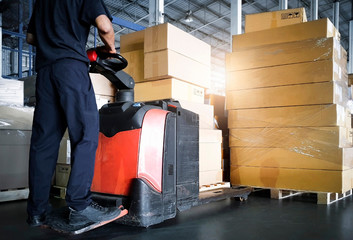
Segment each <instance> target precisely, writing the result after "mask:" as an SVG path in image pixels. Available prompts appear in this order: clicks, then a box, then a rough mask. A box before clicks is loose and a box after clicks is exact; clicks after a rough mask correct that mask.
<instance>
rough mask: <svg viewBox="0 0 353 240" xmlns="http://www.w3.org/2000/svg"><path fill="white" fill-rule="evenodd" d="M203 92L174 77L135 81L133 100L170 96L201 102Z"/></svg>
mask: <svg viewBox="0 0 353 240" xmlns="http://www.w3.org/2000/svg"><path fill="white" fill-rule="evenodd" d="M204 94H205V93H204V89H203V88H201V87H198V86H195V85H192V84H190V83H187V82H183V81H180V80H177V79H174V78H169V79H164V80H159V81H150V82H143V83H137V84H136V85H135V102H145V101H153V100H162V99H169V98H172V99H175V100H186V101H190V102H195V103H203V102H204Z"/></svg>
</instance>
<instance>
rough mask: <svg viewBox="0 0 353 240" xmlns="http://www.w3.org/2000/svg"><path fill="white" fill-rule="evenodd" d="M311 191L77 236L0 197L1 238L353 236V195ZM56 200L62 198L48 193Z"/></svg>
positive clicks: (332, 239) (260, 196) (263, 196)
mask: <svg viewBox="0 0 353 240" xmlns="http://www.w3.org/2000/svg"><path fill="white" fill-rule="evenodd" d="M315 201H316V199H315V196H313V195H308V194H306V195H304V196H299V197H292V198H289V199H284V200H272V199H270V197H269V193H268V191H260V192H257V193H252V194H251V195H250V196H249V199H248V200H247V201H246V202H239V201H236V200H234V199H227V200H223V201H218V202H213V203H209V204H207V205H203V206H198V207H194V208H192V209H190V210H189V211H185V212H181V213H178V215H177V217H176V218H175V219H171V220H168V221H166V222H164V223H161V224H159V225H155V226H152V227H149V228H137V227H129V226H123V225H119V224H116V223H111V224H108V225H106V226H103V227H101V228H98V229H96V230H93V231H91V232H87V233H84V234H81V235H77V236H68V235H63V234H60V233H57V232H54V231H52V230H50V229H43V228H30V227H28V226H27V224H26V222H25V219H26V201H14V202H8V203H0V216H1V218H0V226H1V227H0V239H11V240H12V239H43V240H44V239H45V240H47V239H50V240H55V239H100V240H101V239H119V240H125V239H126V240H127V239H128V240H135V239H140V240H160V239H168V240H174V239H178V240H188V239H191V240H213V239H215V240H216V239H217V240H222V239H225V240H228V239H229V240H233V239H256V240H259V239H261V240H263V239H300V240H304V239H310V240H313V239H320V240H325V239H328V240H337V239H350V240H351V239H353V198H352V197H348V198H346V199H344V200H340V201H339V202H336V203H333V204H331V205H328V206H327V205H317V204H316V203H315ZM52 202H53V205H54V206H59V205H62V204H64V202H63V201H62V200H58V199H52Z"/></svg>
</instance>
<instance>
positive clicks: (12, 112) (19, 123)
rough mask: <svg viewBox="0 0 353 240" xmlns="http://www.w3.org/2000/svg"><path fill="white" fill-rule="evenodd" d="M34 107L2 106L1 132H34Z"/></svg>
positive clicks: (0, 111)
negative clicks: (3, 130) (5, 130)
mask: <svg viewBox="0 0 353 240" xmlns="http://www.w3.org/2000/svg"><path fill="white" fill-rule="evenodd" d="M33 113H34V107H21V106H13V105H0V130H1V129H7V130H10V129H12V130H32V122H33Z"/></svg>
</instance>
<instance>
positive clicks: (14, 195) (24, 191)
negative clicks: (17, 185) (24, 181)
mask: <svg viewBox="0 0 353 240" xmlns="http://www.w3.org/2000/svg"><path fill="white" fill-rule="evenodd" d="M28 194H29V189H28V188H21V189H7V190H1V191H0V202H8V201H14V200H22V199H27V198H28Z"/></svg>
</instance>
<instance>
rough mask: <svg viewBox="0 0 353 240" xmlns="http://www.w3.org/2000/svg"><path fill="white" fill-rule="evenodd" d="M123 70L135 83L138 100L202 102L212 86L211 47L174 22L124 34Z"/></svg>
mask: <svg viewBox="0 0 353 240" xmlns="http://www.w3.org/2000/svg"><path fill="white" fill-rule="evenodd" d="M120 42H121V43H120V44H121V46H120V52H121V55H122V56H123V57H125V58H126V59H127V60H128V62H129V64H128V66H127V68H126V69H125V70H124V71H125V72H127V73H128V74H130V75H131V76H132V77H133V78H134V80H135V82H136V86H135V101H150V100H160V99H166V98H175V99H178V100H187V101H191V102H198V103H203V101H204V90H205V88H209V87H210V64H211V47H210V45H208V44H206V43H204V42H203V41H201V40H199V39H197V38H195V37H193V36H192V35H190V34H188V33H186V32H184V31H182V30H180V29H179V28H177V27H175V26H173V25H171V24H168V23H166V24H162V25H157V26H154V27H150V28H147V29H145V30H142V31H139V32H134V33H131V34H127V35H123V36H121V38H120Z"/></svg>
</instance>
